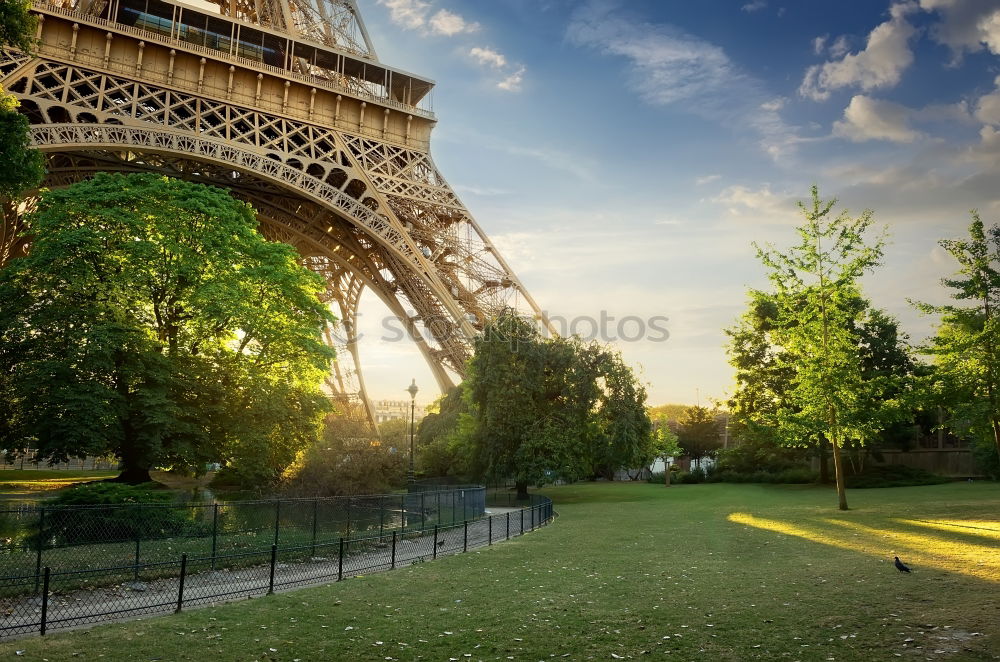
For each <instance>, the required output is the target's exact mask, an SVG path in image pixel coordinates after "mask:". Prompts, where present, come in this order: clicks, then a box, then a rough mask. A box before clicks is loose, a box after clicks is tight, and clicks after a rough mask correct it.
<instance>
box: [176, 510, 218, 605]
mask: <svg viewBox="0 0 1000 662" xmlns="http://www.w3.org/2000/svg"><path fill="white" fill-rule="evenodd" d="M218 548H219V504H217V503H213V504H212V570H215V557H216V554H217V552H218ZM177 611H180V607H179V606H178V607H177Z"/></svg>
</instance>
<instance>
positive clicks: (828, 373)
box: [751, 187, 901, 509]
mask: <svg viewBox="0 0 1000 662" xmlns="http://www.w3.org/2000/svg"><path fill="white" fill-rule="evenodd" d="M834 204H835V201H828V202H824V201H822V200H821V199H820V197H819V192H818V190H817V189H816V187H813V190H812V205H811V206H810V207H806V206H805V205H802V204H800V207H801V209H802V212H803V216H804V223H803V224H802V225H800V226H799V227H798V228H797V233H798V235H799V242H798V243H797V244H795V245H794V246H792V247H791V248H790V249H788V250H786V251H785V252H781V251H778V250H777V249H776V248H774V247H773V246H767V247H763V248H762V247H760V246H757V256H758V258H759V259H760V260H761V262H762V263H763V264H764V266H765V267H766V268H767V270H768V278H769V280H770V281H771V284H772V286H773V288H774V291H773V293H772V294H763V293H762V294H758V293H754V294H753V295H752V300H755V301H761V300H770V301H773V303H774V306H775V309H774V314H773V316H772V317H771V318H770V319H771V320H772V321H771V322H770V325H769V328H768V330H767V333H768V334H769V336H770V339H771V342H772V343H773V344H774V345H775V346H776V347H780V348H781V352H780V354H779V353H776V352H773V351H772V352H770V356H771V357H773V358H775V360H776V361H779V362H780V364H787V365H790V366H791V367H792V368H793V370H794V373H793V375H791V378H790V380H789V382H788V389H787V390H786V391H785V392H784V399H783V400H780V401H779V402H777V403H773V404H768V405H767V406H764V407H762V410H764V411H767V412H768V415H770V416H772V417H773V418H774V419H775V426H774V431H775V432H776V433H777V434H778V435H779V438H780V439H781V441H782V442H783V443H785V444H788V445H803V444H805V443H809V442H812V443H815V442H817V441H819V440H820V439H821V438H823V439H826V440H829V441H830V443H831V448H832V450H833V457H834V466H835V468H836V476H837V491H838V497H839V501H840V508H841V509H846V508H847V498H846V494H845V492H844V471H843V467H842V463H841V459H840V448H841V446H842V445H843V444H844V442H845V441H850V442H853V443H854V444H857V445H864V444H866V443H868V442H870V441H871V440H872V439H874V438H876V437H877V435H878V434H879V433H880V432H881V431H882V430H883V429H885V427H886V426H887V425H888V424H889V423H891V422H892V421H894V420H897V419H898V418H899V416H900V413H899V412H900V409H901V405H900V402H899V401H898V400H896V399H893V398H887V397H886V395H887V394H889V393H892V392H893V391H894V390H896V391H898V390H899V387H898V386H897V385H896V384H894V376H893V375H891V374H871V373H867V374H866V372H865V370H864V366H865V361H866V358H869V357H867V356H866V354H865V352H864V351H863V346H862V343H861V342H860V338H859V333H858V331H857V326H856V322H857V321H858V320H859V319H861V320H865V319H866V313H867V309H868V306H867V304H866V303H865V304H864V305H863V306H862V307H861V310H859V302H863V301H864V299H863V297H862V295H861V289H860V285H859V282H858V281H859V279H860V278H861V277H862V276H863V275H864V274H866V273H868V272H870V271H872V270H873V269H874V268H875V267H876V266H877V265H878V264H879V262H880V260H881V258H882V250H883V246H884V243H885V239H884V237H879V238H877V239H876V240H875V241H874V243H872V244H871V245H868V244H867V243H866V237H865V235H866V232H867V231H868V229H869V228H870V227H871V224H872V213H871V212H869V211H866V212H865V213H863V214H862V215H861V216H860V217H859V218H857V219H853V218H851V217H850V216H849V215H848V214H847V212H843V213H841V214H840V215H839V216H836V217H831V210H832V208H833V205H834ZM753 342H756V341H753ZM753 342H752V343H751V344H753ZM782 355H783V356H782Z"/></svg>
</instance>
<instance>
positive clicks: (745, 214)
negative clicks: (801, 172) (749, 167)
mask: <svg viewBox="0 0 1000 662" xmlns="http://www.w3.org/2000/svg"><path fill="white" fill-rule="evenodd" d="M798 199H799V198H798V197H796V196H793V195H791V194H789V193H775V192H773V191H772V190H771V187H770V186H769V185H767V184H764V185H763V186H761V187H760V188H758V189H752V188H749V187H746V186H729V187H727V188H725V189H723V190H722V191H721V192H720V193H719V195H717V196H715V197H714V198H711V199H710V200H709V201H710V202H714V203H716V204H720V205H724V206H725V207H726V209H727V211H728V212H729V214H730V215H731V216H734V217H736V218H753V219H755V220H758V221H759V222H771V223H789V222H795V221H798V220H799V214H798V205H797V201H798ZM748 243H749V242H748Z"/></svg>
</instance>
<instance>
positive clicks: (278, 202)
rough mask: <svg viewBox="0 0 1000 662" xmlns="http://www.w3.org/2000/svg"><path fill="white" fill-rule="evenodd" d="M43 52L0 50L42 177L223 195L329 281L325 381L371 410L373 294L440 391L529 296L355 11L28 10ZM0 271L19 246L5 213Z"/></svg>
mask: <svg viewBox="0 0 1000 662" xmlns="http://www.w3.org/2000/svg"><path fill="white" fill-rule="evenodd" d="M34 11H35V12H36V13H37V14H38V15H39V19H40V22H39V27H38V34H37V37H38V43H39V45H38V48H37V51H36V53H34V54H33V55H31V56H29V55H26V54H24V53H20V52H18V51H15V50H4V51H2V52H0V83H2V84H3V86H4V88H6V89H7V90H8V91H10V92H12V93H14V94H15V95H16V96H17V97H18V99H19V100H20V102H21V107H20V110H21V112H23V113H25V114H26V115H27V116H28V117H29V118H30V120H31V125H32V128H31V131H32V139H33V142H34V144H35V145H36V146H37V147H38V148H39V149H41V150H42V151H43V152H45V153H46V155H47V159H48V171H49V174H48V181H47V182H46V185H47V186H50V187H52V186H64V185H68V184H71V183H72V182H74V181H78V180H80V179H82V178H86V177H88V176H90V175H91V174H92V173H94V172H99V171H118V172H140V171H145V172H149V171H153V172H160V173H165V174H168V175H171V176H175V177H181V178H184V179H187V180H192V181H199V182H204V183H208V184H214V185H217V186H222V187H225V188H227V189H229V190H230V191H232V193H233V194H234V195H235V196H237V197H239V198H241V199H243V200H246V201H248V202H250V203H251V204H252V205H253V206H254V208H255V209H256V210H257V211H258V215H259V219H260V223H261V229H262V231H263V232H264V234H265V235H266V236H267V237H268V238H270V239H273V240H278V241H284V242H287V243H289V244H292V245H293V246H295V247H296V248H297V249H298V251H299V252H300V254H301V255H302V258H303V261H304V263H305V264H307V265H308V266H309V267H310V268H312V269H313V270H315V271H317V272H318V273H320V274H322V275H323V276H324V277H325V279H326V282H327V294H326V295H327V297H328V300H329V303H330V305H331V306H332V307H334V310H335V312H336V313H337V315H338V317H339V318H340V320H341V328H340V329H338V330H337V331H336V332H334V331H333V330H331V331H330V332H329V333H328V335H327V339H328V342H330V343H331V344H333V345H335V346H337V349H338V350H339V352H338V354H339V357H340V358H339V360H338V362H337V365H336V368H335V372H334V374H333V375H331V376H330V379H329V380H328V385H329V386H330V389H331V391H332V392H333V393H334V395H335V397H337V398H340V399H342V400H343V402H344V403H345V404H348V403H353V404H354V405H363V407H362V408H363V410H364V411H366V412H367V414H368V419H369V421H371V422H372V423H374V420H373V418H372V416H371V407H370V405H369V401H368V398H367V395H366V392H365V387H364V380H363V378H362V374H361V371H360V366H361V362H360V358H359V355H358V347H357V342H356V336H355V332H356V327H357V318H358V305H359V302H360V299H361V295H362V293H363V292H364V290H365V289H366V288H367V289H370V290H371V291H373V292H374V293H375V294H376V295H378V297H379V298H380V299H381V300H382V301H383V302H384V303H385V305H386V306H387V307H388V308H389V310H390V311H391V312H392V314H394V315H396V316H397V317H398V318H399V319H400V320H401V321H402V322H403V324H404V326H405V327H406V329H407V331H408V332H409V335H410V337H411V338H412V340H413V341H414V342H415V343H416V344H417V346H418V347H419V349H420V351H421V352H422V353H423V355H424V357H425V358H426V360H427V362H428V364H429V365H430V367H431V369H432V371H433V373H434V376H435V378H436V380H437V382H438V386H439V387H440V388H441V389H442V390H445V389H447V388H448V387H450V386H451V385H452V384H453V383H454V381H455V379H456V378H461V377H462V376H463V373H464V370H465V362H466V360H467V359H468V357H469V355H470V352H471V340H472V338H473V337H474V336H475V334H476V333H477V332H479V331H480V330H481V329H482V325H483V324H484V323H485V322H486V321H487V320H488V319H490V317H491V316H493V315H495V314H496V313H498V312H499V311H500V310H502V309H504V308H515V309H518V310H521V311H523V312H525V313H527V314H530V315H533V316H536V317H537V318H539V319H542V320H544V317H543V316H542V312H541V311H540V310H539V308H538V306H537V305H536V303H535V302H534V301H533V300H532V298H531V296H530V295H529V294H528V293H527V291H526V290H525V289H524V286H523V285H522V284H521V282H520V281H519V280H518V279H517V277H516V276H515V275H514V273H513V271H512V270H511V269H510V267H509V266H508V265H507V263H506V262H505V261H504V259H503V258H502V257H501V255H500V254H499V252H498V251H497V249H496V247H495V246H494V245H493V244H492V243H491V242H490V240H489V238H488V237H487V236H486V234H485V233H484V232H483V230H482V229H481V228H480V227H479V225H478V224H477V223H476V221H475V220H474V219H473V218H472V216H471V215H470V213H469V211H468V209H466V207H465V206H464V205H463V204H462V202H461V200H460V199H459V197H458V196H457V195H456V194H455V192H454V191H453V190H452V189H451V187H450V186H449V185H448V184H447V182H446V181H445V180H444V178H443V177H442V176H441V173H440V172H439V171H438V169H437V167H436V166H435V165H434V162H433V160H432V158H431V155H430V135H431V131H432V129H433V127H434V125H435V122H436V120H435V116H434V114H433V113H432V112H431V111H430V110H429V109H428V106H427V100H428V94H429V93H430V91H431V89H432V87H433V82H432V81H429V80H427V79H424V78H420V77H418V76H414V75H413V74H409V73H406V72H404V71H402V70H399V69H395V68H393V67H390V66H387V65H385V64H382V63H381V62H380V61H379V60H378V57H377V55H376V54H375V50H374V48H373V47H372V44H371V40H370V38H369V36H368V32H367V30H366V29H365V26H364V22H363V21H362V19H361V16H360V14H359V12H358V8H357V6H356V4H355V2H354V0H301V1H300V0H211V1H208V0H186V1H182V0H35V2H34ZM6 217H7V218H8V221H7V227H4V228H0V230H2V231H0V264H2V263H3V261H4V260H5V259H9V257H10V256H12V255H15V254H17V252H18V251H22V250H25V246H24V245H22V244H23V242H24V239H23V238H18V237H19V235H18V234H17V230H18V228H17V227H16V226H17V221H16V220H12V219H16V217H17V215H16V214H7V215H6Z"/></svg>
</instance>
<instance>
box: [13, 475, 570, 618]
mask: <svg viewBox="0 0 1000 662" xmlns="http://www.w3.org/2000/svg"><path fill="white" fill-rule="evenodd" d="M486 493H487V490H486V488H484V487H482V486H463V487H461V488H459V489H448V490H433V489H426V490H419V491H414V492H410V493H407V494H392V495H375V496H363V497H350V498H346V497H345V498H331V499H285V500H272V501H254V502H240V503H231V504H185V505H182V506H150V505H144V506H140V505H138V504H137V505H134V506H114V507H111V506H94V507H62V508H56V507H49V508H34V509H33V508H22V509H18V510H11V511H0V517H3V518H8V519H5V520H3V521H4V522H6V523H7V525H8V529H10V521H9V518H14V521H15V522H17V520H18V518H20V523H19V524H15V526H13V530H15V531H16V532H17V535H18V536H19V538H18V539H14V538H11V537H8V538H7V539H6V541H5V542H6V544H5V545H4V547H3V548H2V550H0V636H16V635H23V634H30V633H33V632H39V633H41V634H45V632H46V631H47V630H49V629H53V628H62V627H70V626H74V625H80V624H86V623H96V622H100V621H105V620H111V619H116V618H123V617H129V616H139V615H142V614H149V613H157V612H164V611H171V610H175V611H179V610H180V609H181V608H182V607H184V606H186V605H198V604H204V603H210V602H219V601H224V600H230V599H234V598H239V597H245V596H250V595H259V594H261V593H272V592H274V591H275V590H279V589H283V588H289V587H294V586H298V585H307V584H312V583H320V582H328V581H337V580H340V579H343V578H345V577H350V576H353V575H358V574H367V573H371V572H378V571H382V570H389V569H392V568H395V567H397V566H400V565H408V564H410V563H414V562H416V561H422V560H426V559H433V558H436V557H437V556H439V555H445V554H454V553H459V552H464V551H467V550H468V549H469V548H472V547H482V546H485V545H491V544H493V543H494V542H497V541H499V540H506V539H508V538H510V537H514V536H518V535H521V534H523V533H525V532H527V531H531V530H534V529H535V528H537V527H538V526H540V525H542V524H545V523H548V521H549V520H550V519H551V518H552V514H553V512H552V504H551V501H550V500H549V499H547V498H546V497H541V496H537V495H533V496H532V498H531V499H530V500H529V501H528V502H525V503H523V506H524V507H523V508H518V509H516V510H515V509H514V508H513V505H514V504H511V507H510V508H505V510H506V512H504V513H498V514H488V513H486ZM499 495H500V492H499V491H498V492H496V493H495V494H494V497H497V498H498V497H499ZM3 535H7V533H4V534H3Z"/></svg>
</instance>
